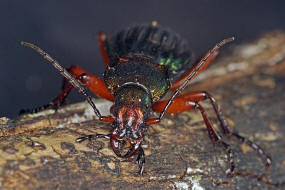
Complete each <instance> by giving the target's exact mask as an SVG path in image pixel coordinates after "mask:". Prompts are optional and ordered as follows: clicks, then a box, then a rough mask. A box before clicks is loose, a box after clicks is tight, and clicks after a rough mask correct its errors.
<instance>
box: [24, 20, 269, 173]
mask: <svg viewBox="0 0 285 190" xmlns="http://www.w3.org/2000/svg"><path fill="white" fill-rule="evenodd" d="M98 39H99V46H100V51H101V54H102V57H103V59H104V62H105V64H106V70H105V73H104V79H103V80H102V79H100V78H99V77H96V76H94V75H92V74H90V73H89V72H87V71H85V70H84V69H82V68H80V67H78V66H71V67H70V68H69V69H67V70H66V69H64V68H63V67H62V66H61V65H59V63H58V62H57V61H56V60H54V59H53V58H52V57H51V56H50V55H49V54H47V53H46V52H44V51H43V50H42V49H40V48H39V47H37V46H35V45H33V44H30V43H26V42H22V45H24V46H27V47H30V48H32V49H34V50H35V51H36V52H38V53H39V54H41V55H42V56H43V57H44V58H45V59H47V60H48V61H49V62H50V63H51V64H52V65H53V66H54V67H55V68H56V69H57V70H58V71H59V72H60V73H61V75H63V76H64V77H65V80H64V85H63V89H62V91H61V93H60V94H59V96H58V97H57V98H55V99H54V100H53V101H52V102H51V103H50V104H48V105H47V106H44V108H48V107H51V108H58V107H59V106H61V105H62V104H63V103H64V101H65V99H66V97H67V95H68V94H69V92H70V91H71V89H72V88H73V87H75V88H76V89H77V90H78V91H79V92H80V93H81V94H82V95H83V96H84V97H85V98H86V100H87V101H88V103H89V104H90V105H91V106H92V108H93V109H94V112H95V115H96V116H98V118H99V120H100V121H103V122H108V123H112V129H111V133H110V134H107V135H105V134H90V135H86V136H83V137H80V138H78V139H77V142H82V141H84V140H87V139H92V138H106V139H109V140H110V143H111V147H112V149H113V151H114V153H115V154H116V155H117V156H118V157H121V158H129V157H131V156H133V155H134V154H137V159H136V161H137V163H138V165H139V174H141V175H142V174H143V171H144V165H145V154H144V150H143V148H142V142H143V137H144V133H145V131H146V130H147V129H148V127H149V125H152V124H156V123H159V122H160V121H161V120H162V119H163V117H164V115H165V114H170V113H175V114H177V113H181V112H185V111H189V110H192V109H197V110H199V111H200V113H201V115H202V117H203V119H204V122H205V124H206V127H207V130H208V133H209V136H210V139H211V141H212V142H213V143H215V144H219V145H221V146H222V147H223V148H224V150H225V152H226V154H227V162H228V169H227V170H226V173H227V175H229V176H231V175H233V173H234V169H235V165H234V161H233V152H232V149H231V147H230V146H229V145H228V144H227V143H226V142H224V141H223V139H222V137H221V136H220V135H219V134H218V133H217V132H216V130H215V129H214V128H213V125H212V124H211V122H210V120H209V119H208V117H207V115H206V113H205V110H204V108H203V107H202V106H201V104H200V102H201V101H203V100H210V102H211V105H212V107H213V109H214V111H215V113H216V116H217V118H218V120H219V122H220V128H221V131H222V133H223V134H224V135H226V136H229V137H235V138H236V139H238V140H239V141H240V142H243V143H246V144H248V145H249V146H250V147H251V148H252V149H254V150H255V151H256V152H257V153H258V154H259V156H260V157H262V159H263V161H264V163H265V165H266V167H269V166H270V165H271V158H270V157H269V156H268V155H267V154H266V153H265V152H264V151H263V150H262V149H261V148H260V147H259V146H258V145H256V144H255V143H253V142H251V141H249V140H247V139H246V138H244V137H242V136H240V135H239V134H238V133H236V132H231V131H230V130H229V127H228V125H227V122H226V120H225V119H224V117H223V115H222V113H221V111H220V110H219V108H218V106H217V103H216V100H215V99H214V98H213V96H212V95H210V94H209V93H208V92H205V91H197V92H190V93H186V94H183V95H179V94H180V93H181V91H182V90H183V89H184V88H185V87H186V85H187V84H188V82H189V81H190V80H191V79H193V78H194V77H195V76H197V75H198V74H199V73H200V72H201V71H203V70H204V69H206V68H207V66H208V65H209V64H210V63H211V62H212V61H213V60H214V59H215V57H216V56H217V55H218V51H219V49H220V47H221V46H224V45H225V44H227V43H229V42H231V41H233V40H234V38H233V37H232V38H227V39H224V40H222V41H221V42H219V43H217V44H216V45H215V46H214V47H213V48H211V49H210V50H209V51H208V52H207V53H206V54H205V55H204V56H203V57H202V58H201V59H200V60H199V61H198V62H197V63H192V62H191V59H192V56H191V55H192V54H191V50H190V47H189V45H188V43H187V42H186V41H185V40H184V39H182V38H181V37H180V36H179V35H177V34H176V33H175V32H173V31H171V30H170V29H167V28H164V27H162V26H160V25H157V23H156V22H153V23H152V24H145V25H135V26H132V27H129V28H126V29H123V30H121V31H119V32H117V33H116V34H114V35H111V36H107V35H106V34H105V33H103V32H100V33H99V34H98ZM86 87H87V88H88V89H89V90H90V91H91V92H93V93H94V94H96V95H98V96H100V97H102V98H104V99H107V100H111V101H113V102H114V104H113V106H112V107H111V108H110V112H111V113H112V115H113V116H103V115H101V113H100V111H99V110H98V109H97V108H96V105H95V103H94V102H93V101H92V99H91V96H89V95H88V94H87V91H86ZM168 92H172V96H171V98H170V99H169V100H162V97H164V95H165V94H166V93H168ZM38 110H39V109H36V111H38ZM153 112H158V113H159V117H153V116H152V114H153Z"/></svg>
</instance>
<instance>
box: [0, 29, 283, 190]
mask: <svg viewBox="0 0 285 190" xmlns="http://www.w3.org/2000/svg"><path fill="white" fill-rule="evenodd" d="M225 49H227V48H223V50H222V55H220V56H219V58H218V60H216V61H215V63H214V64H213V66H211V67H210V68H209V69H207V70H206V71H205V72H203V73H202V74H201V75H200V76H199V77H198V78H197V79H196V80H195V81H194V83H191V85H190V86H189V88H187V89H186V91H190V90H191V91H193V90H209V91H210V92H211V93H212V94H213V95H214V97H216V98H217V101H218V103H219V105H220V107H221V109H222V111H223V113H224V115H225V117H226V119H227V121H228V123H229V125H230V127H231V128H232V129H235V130H236V131H239V132H240V134H242V135H243V136H245V137H247V138H248V139H250V140H252V141H254V142H256V143H257V144H259V145H260V146H261V147H263V148H264V150H265V151H266V152H268V153H269V154H270V155H271V156H272V158H273V164H272V169H271V170H270V172H269V174H270V179H271V180H272V182H273V183H280V182H281V181H285V139H284V135H285V126H284V125H285V124H284V123H285V33H284V32H281V31H275V32H271V33H269V34H266V35H263V36H261V37H260V38H258V39H256V40H255V41H253V42H250V43H247V44H242V45H239V46H232V47H231V48H228V50H225ZM96 103H97V105H98V107H99V109H100V110H102V111H103V113H105V114H106V113H108V109H109V107H110V105H111V103H110V102H108V101H104V100H101V99H97V100H96ZM207 103H208V102H207V101H206V102H205V103H203V105H204V107H205V108H206V110H207V112H208V115H209V116H210V118H211V120H212V122H213V123H214V124H215V125H217V124H218V122H217V119H216V117H215V115H214V113H213V110H211V106H210V104H207ZM0 127H1V130H0V135H1V138H0V189H23V190H25V189H41V190H44V189H68V190H71V189H195V190H201V189H230V188H231V189H282V188H284V186H283V187H276V186H273V185H270V184H266V183H265V182H264V180H258V179H257V178H254V177H249V176H244V175H237V176H235V177H232V178H228V177H227V176H226V174H225V170H226V169H227V162H226V154H225V152H224V151H223V148H221V147H220V146H218V145H217V146H213V144H212V143H211V141H210V139H209V137H208V134H207V131H206V127H205V124H204V122H203V120H202V117H201V115H200V113H199V112H198V111H191V112H185V113H182V114H178V115H168V116H167V117H166V118H164V119H163V121H162V122H161V123H160V124H158V125H153V126H151V127H150V128H149V130H148V132H147V133H146V136H145V138H144V142H143V147H144V149H145V153H146V165H145V173H144V175H143V176H138V175H136V172H137V171H138V166H137V165H136V163H135V158H132V159H128V160H124V159H120V158H118V157H116V156H115V154H114V153H113V151H112V149H111V147H110V145H109V142H108V141H107V140H104V139H93V140H92V141H86V142H83V143H76V142H75V140H76V138H78V137H80V136H82V135H84V134H93V133H103V134H108V133H109V132H110V130H111V125H110V124H105V123H102V122H99V121H98V120H96V118H95V115H94V113H93V111H92V110H91V108H90V106H89V105H88V104H87V103H86V102H81V103H77V104H72V105H67V106H64V107H62V108H61V109H59V110H58V111H57V112H55V111H54V110H46V111H43V112H40V113H37V114H29V115H24V116H21V117H18V118H15V119H8V118H5V117H2V118H1V120H0ZM225 140H226V141H227V142H228V143H229V144H230V145H231V146H232V149H233V151H234V156H235V163H236V167H237V169H238V170H242V169H248V170H250V171H252V172H255V173H257V174H262V173H263V172H264V171H265V169H264V166H263V163H262V161H261V159H260V158H259V157H258V156H257V155H256V154H255V152H254V151H252V150H251V149H250V148H249V147H247V146H246V145H242V144H240V143H238V142H237V141H235V140H232V139H231V138H227V137H225Z"/></svg>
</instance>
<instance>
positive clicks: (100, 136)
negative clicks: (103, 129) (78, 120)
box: [76, 134, 110, 143]
mask: <svg viewBox="0 0 285 190" xmlns="http://www.w3.org/2000/svg"><path fill="white" fill-rule="evenodd" d="M94 137H95V138H105V139H110V134H109V135H104V134H95V135H86V136H83V137H79V138H77V139H76V142H78V143H81V142H83V141H85V140H91V139H93V138H94Z"/></svg>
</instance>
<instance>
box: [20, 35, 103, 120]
mask: <svg viewBox="0 0 285 190" xmlns="http://www.w3.org/2000/svg"><path fill="white" fill-rule="evenodd" d="M21 45H22V46H26V47H29V48H32V49H33V50H35V51H36V52H37V53H39V54H41V55H42V56H43V57H44V59H46V60H48V61H49V62H50V63H51V64H52V65H53V66H54V68H56V69H57V70H58V71H59V72H60V74H61V75H62V76H63V77H65V78H66V79H67V80H68V82H69V83H70V84H71V85H72V86H73V87H75V88H76V89H77V90H78V91H79V93H80V94H82V95H83V96H84V97H85V98H86V100H87V102H88V103H89V104H90V105H91V107H92V108H93V110H94V112H95V114H96V115H97V116H98V117H99V119H100V120H102V115H101V113H100V112H99V110H98V109H97V107H96V106H95V103H94V102H93V101H92V98H91V96H90V95H88V93H87V90H86V88H85V87H84V86H83V84H82V83H81V82H80V81H78V80H76V79H75V78H74V77H73V76H72V75H71V74H70V73H69V72H68V71H67V70H66V69H65V68H63V67H62V66H61V65H60V64H59V63H58V62H57V61H56V60H55V59H53V58H52V57H51V56H50V55H49V54H48V53H46V52H45V51H44V50H42V49H41V48H39V47H37V46H36V45H34V44H31V43H28V42H23V41H22V42H21Z"/></svg>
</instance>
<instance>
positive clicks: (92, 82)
mask: <svg viewBox="0 0 285 190" xmlns="http://www.w3.org/2000/svg"><path fill="white" fill-rule="evenodd" d="M68 71H69V72H70V73H71V74H72V75H73V76H74V77H75V78H76V79H77V80H79V81H80V82H81V83H82V84H84V85H85V86H86V87H87V88H88V89H89V90H90V91H91V92H93V93H94V94H96V95H98V96H100V97H102V98H104V99H107V100H110V101H113V100H114V97H113V95H111V94H110V92H109V91H108V89H107V88H106V86H105V83H104V81H103V80H102V79H100V78H99V77H96V76H94V75H92V74H90V73H88V72H87V71H85V70H84V69H82V68H80V67H79V66H76V65H73V66H71V67H70V68H69V69H68ZM62 87H63V88H62V91H61V93H60V94H59V96H58V97H57V98H56V99H54V100H53V101H52V102H54V103H57V102H58V103H60V104H62V103H63V101H64V99H65V98H66V96H67V95H68V94H69V92H70V91H71V89H72V88H73V86H72V85H71V84H70V83H69V82H68V81H67V79H64V81H63V85H62Z"/></svg>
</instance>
